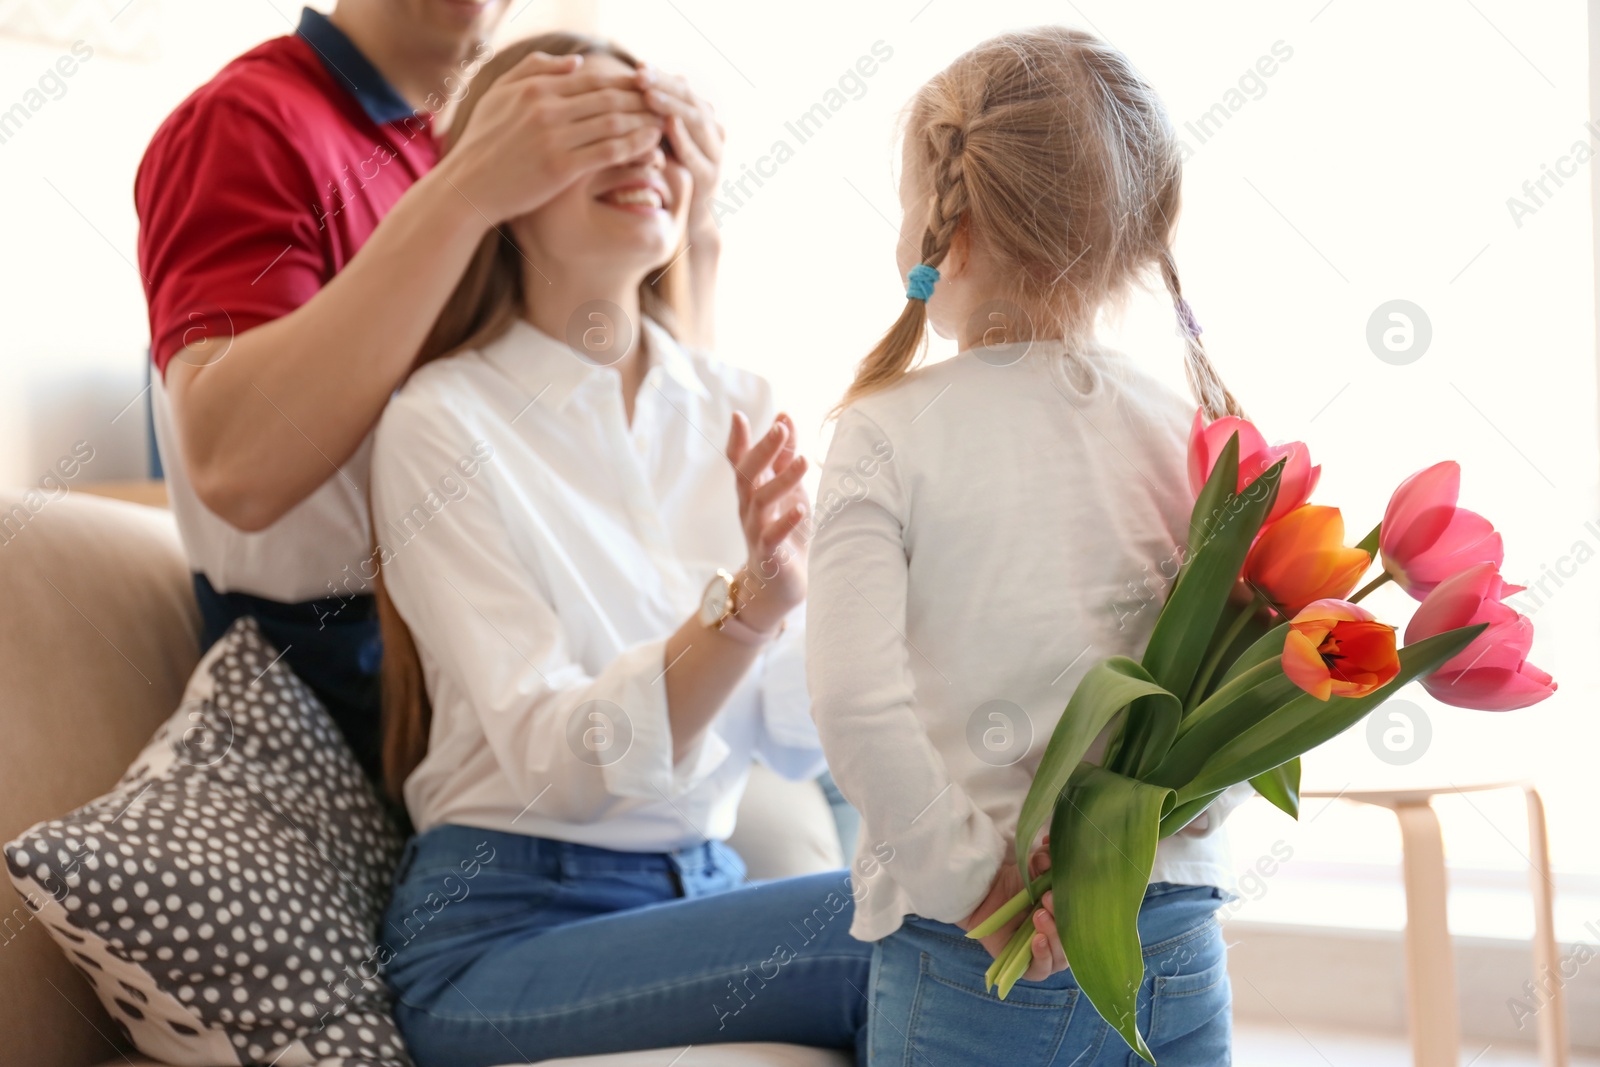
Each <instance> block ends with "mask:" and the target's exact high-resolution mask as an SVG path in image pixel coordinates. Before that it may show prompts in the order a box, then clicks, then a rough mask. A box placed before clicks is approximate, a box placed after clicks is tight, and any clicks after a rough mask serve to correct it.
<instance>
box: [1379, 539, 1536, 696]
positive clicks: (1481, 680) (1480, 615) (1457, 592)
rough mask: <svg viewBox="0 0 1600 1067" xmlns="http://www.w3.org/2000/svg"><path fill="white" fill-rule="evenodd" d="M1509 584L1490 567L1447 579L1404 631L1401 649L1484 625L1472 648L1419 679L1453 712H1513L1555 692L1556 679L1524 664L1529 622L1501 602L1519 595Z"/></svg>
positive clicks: (1530, 633)
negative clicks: (1468, 627) (1453, 707)
mask: <svg viewBox="0 0 1600 1067" xmlns="http://www.w3.org/2000/svg"><path fill="white" fill-rule="evenodd" d="M1522 588H1523V587H1522V586H1520V585H1508V584H1506V582H1505V581H1504V580H1503V579H1502V578H1501V577H1500V572H1499V570H1498V569H1497V567H1496V566H1495V564H1493V563H1478V564H1474V565H1473V566H1470V567H1468V568H1466V569H1465V570H1463V571H1461V572H1460V573H1458V574H1456V575H1454V576H1452V577H1450V578H1446V579H1445V580H1444V581H1442V582H1440V583H1439V584H1438V585H1436V586H1434V587H1433V590H1432V591H1431V592H1429V593H1428V595H1427V596H1426V597H1424V598H1423V600H1422V603H1421V604H1420V605H1419V606H1418V607H1417V611H1416V614H1414V615H1412V616H1411V622H1410V624H1409V625H1407V626H1406V644H1408V645H1409V644H1411V643H1412V642H1414V641H1420V640H1422V639H1423V638H1425V637H1432V636H1433V635H1434V634H1439V633H1443V632H1444V631H1446V630H1453V629H1455V628H1456V627H1458V626H1472V625H1475V624H1477V623H1488V624H1489V625H1488V627H1487V628H1486V629H1484V631H1483V632H1482V633H1480V634H1479V635H1478V636H1477V637H1475V638H1473V640H1472V643H1471V644H1469V645H1468V646H1467V647H1466V648H1464V649H1462V650H1461V651H1460V652H1458V653H1457V654H1456V655H1454V656H1452V657H1451V658H1450V659H1448V660H1446V661H1445V662H1444V664H1443V665H1442V666H1440V667H1439V669H1438V670H1436V671H1434V672H1433V673H1432V674H1430V675H1428V676H1427V677H1425V678H1423V679H1422V686H1423V688H1424V689H1426V690H1427V691H1428V692H1429V693H1431V694H1432V695H1433V696H1434V697H1435V699H1437V700H1440V701H1443V702H1444V703H1446V704H1453V705H1455V706H1456V707H1458V708H1473V709H1476V710H1478V711H1513V710H1515V709H1517V708H1525V707H1527V706H1528V705H1529V704H1537V703H1538V702H1539V701H1541V700H1543V699H1544V698H1545V697H1547V696H1549V695H1550V694H1551V693H1554V692H1555V691H1556V683H1555V680H1554V679H1552V678H1551V677H1550V675H1548V674H1546V673H1545V672H1544V671H1542V670H1540V669H1539V668H1538V667H1535V666H1534V665H1533V664H1531V663H1529V662H1528V659H1527V656H1528V650H1529V649H1530V648H1531V647H1532V645H1533V623H1532V622H1531V621H1529V619H1528V617H1527V616H1526V615H1521V614H1518V612H1517V611H1516V609H1515V608H1513V607H1511V605H1509V604H1503V603H1501V601H1500V598H1501V597H1503V596H1505V595H1506V594H1508V593H1516V592H1520V591H1521V590H1522Z"/></svg>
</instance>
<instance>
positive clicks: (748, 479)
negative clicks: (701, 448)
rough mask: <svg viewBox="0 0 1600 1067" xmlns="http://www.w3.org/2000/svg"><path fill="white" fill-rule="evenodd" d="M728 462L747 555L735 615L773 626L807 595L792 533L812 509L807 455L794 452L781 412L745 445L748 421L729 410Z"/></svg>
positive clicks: (801, 548)
mask: <svg viewBox="0 0 1600 1067" xmlns="http://www.w3.org/2000/svg"><path fill="white" fill-rule="evenodd" d="M727 454H728V462H729V463H731V464H733V473H734V480H735V482H736V483H737V485H738V490H739V521H740V523H741V525H742V526H743V527H744V539H745V544H746V546H747V547H748V549H749V553H750V554H749V558H748V560H747V561H746V563H745V569H744V573H743V574H742V575H741V576H740V581H739V583H738V584H739V599H740V603H739V605H738V611H739V618H740V619H741V620H742V621H743V622H744V623H745V624H746V625H748V626H751V627H753V628H754V629H757V630H760V631H763V632H765V631H768V630H774V629H776V628H777V627H778V624H779V623H780V622H781V621H782V620H783V617H784V616H785V615H787V614H789V612H790V611H792V610H794V608H796V607H797V606H799V604H800V602H801V601H803V600H805V598H806V546H805V544H804V541H803V540H802V539H801V538H797V537H793V536H791V535H792V534H794V532H795V530H796V529H798V528H799V526H800V524H801V523H802V522H804V521H805V519H806V516H807V515H808V514H809V513H810V511H811V505H810V501H809V500H808V499H807V498H806V491H805V489H804V487H802V486H801V484H800V478H801V477H802V476H803V475H804V474H805V472H806V458H805V457H804V456H802V455H800V454H799V453H798V452H796V451H795V447H794V422H793V420H791V419H790V418H789V416H788V415H786V414H779V415H778V417H777V418H776V419H774V420H772V428H771V429H770V430H768V431H767V432H766V433H765V434H764V435H763V436H762V437H761V439H760V440H758V441H756V442H755V443H754V444H751V443H750V420H749V419H747V418H746V417H745V415H744V412H742V411H736V412H734V413H733V426H732V428H731V429H730V430H729V432H728V452H727Z"/></svg>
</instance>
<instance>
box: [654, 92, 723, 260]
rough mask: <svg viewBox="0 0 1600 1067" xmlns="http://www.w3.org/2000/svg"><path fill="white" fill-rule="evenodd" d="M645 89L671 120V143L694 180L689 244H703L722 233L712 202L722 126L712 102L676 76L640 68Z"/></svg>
mask: <svg viewBox="0 0 1600 1067" xmlns="http://www.w3.org/2000/svg"><path fill="white" fill-rule="evenodd" d="M637 77H638V86H639V91H640V92H641V93H643V94H644V102H645V106H646V107H648V108H649V109H650V110H651V111H653V112H655V113H656V114H657V115H659V116H661V117H662V118H663V119H664V120H665V121H666V134H667V143H668V144H670V145H671V146H672V154H673V155H675V156H677V157H678V162H680V163H682V164H683V165H684V167H685V168H686V169H687V170H688V171H689V177H690V178H691V179H692V180H693V181H694V192H693V194H692V197H693V199H692V200H691V201H690V203H689V222H688V231H689V243H690V245H694V244H696V243H703V242H706V241H710V240H714V239H715V238H716V237H717V225H716V220H715V219H714V218H713V217H712V214H711V201H712V198H713V197H714V195H715V194H716V191H717V177H718V175H719V174H720V172H721V169H722V142H723V138H724V133H723V129H722V124H721V123H720V122H718V121H717V117H716V113H715V111H714V110H713V109H712V107H711V105H710V104H709V103H708V102H707V101H706V100H705V99H704V98H703V97H700V96H696V95H695V93H694V91H693V90H691V89H690V88H689V84H688V82H686V81H684V80H683V79H682V78H680V77H678V76H677V75H675V74H666V73H663V72H661V71H659V70H656V69H654V68H652V67H649V66H642V67H640V68H639V71H638V75H637Z"/></svg>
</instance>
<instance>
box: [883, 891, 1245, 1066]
mask: <svg viewBox="0 0 1600 1067" xmlns="http://www.w3.org/2000/svg"><path fill="white" fill-rule="evenodd" d="M1221 903H1222V893H1221V891H1220V890H1217V889H1214V888H1212V887H1211V886H1180V885H1172V884H1170V883H1166V882H1156V883H1154V884H1152V885H1151V886H1150V888H1149V889H1148V890H1146V892H1145V899H1144V905H1143V907H1142V908H1141V909H1140V911H1139V940H1140V941H1141V942H1142V943H1143V944H1144V946H1145V948H1144V966H1145V977H1144V982H1143V984H1142V985H1141V986H1140V989H1139V1010H1138V1019H1139V1029H1140V1031H1141V1032H1142V1033H1143V1034H1144V1035H1145V1041H1146V1043H1148V1044H1149V1046H1150V1051H1151V1052H1152V1053H1153V1054H1154V1055H1155V1058H1156V1062H1157V1063H1158V1064H1160V1067H1222V1065H1226V1064H1228V1063H1230V1062H1231V1056H1230V1053H1229V1046H1230V1040H1231V1027H1232V1022H1231V1011H1230V1004H1231V994H1230V991H1229V986H1228V971H1227V958H1226V950H1225V948H1224V945H1223V941H1222V933H1221V930H1220V929H1219V927H1218V924H1217V920H1216V915H1215V912H1216V909H1217V908H1218V907H1219V906H1220V905H1221ZM990 962H991V957H990V956H989V953H988V952H987V951H986V950H985V949H984V948H983V946H982V945H980V944H978V943H977V942H976V941H970V940H968V939H967V938H966V937H965V936H963V934H962V932H961V931H960V930H959V929H958V928H956V927H954V926H947V925H945V924H944V923H937V922H932V921H929V920H926V919H919V918H909V919H907V920H906V922H905V924H904V925H903V926H902V927H901V928H900V929H899V930H898V931H896V932H895V933H893V934H891V935H890V936H889V937H887V938H885V939H884V940H882V941H880V942H878V945H877V952H876V955H875V956H874V959H873V963H872V1021H871V1023H870V1026H869V1034H868V1043H869V1045H870V1048H871V1053H870V1057H869V1059H868V1060H867V1062H868V1063H869V1064H871V1067H957V1065H969V1064H970V1065H977V1064H1005V1065H1006V1067H1048V1065H1055V1067H1112V1065H1115V1067H1132V1065H1134V1064H1143V1063H1144V1061H1143V1060H1141V1059H1140V1058H1139V1056H1138V1054H1137V1053H1135V1052H1134V1051H1133V1050H1132V1049H1131V1048H1129V1047H1128V1044H1127V1042H1125V1041H1123V1040H1122V1037H1121V1035H1119V1034H1118V1033H1117V1032H1116V1031H1114V1030H1112V1029H1111V1027H1110V1026H1109V1025H1107V1024H1106V1022H1105V1021H1104V1020H1103V1019H1101V1018H1100V1015H1099V1013H1097V1012H1096V1011H1095V1009H1094V1006H1093V1005H1092V1004H1090V1003H1089V1001H1088V999H1087V998H1086V997H1084V996H1083V994H1082V991H1081V990H1079V988H1078V984H1077V982H1076V981H1074V979H1073V977H1072V971H1071V970H1070V969H1069V970H1066V971H1062V972H1061V973H1059V974H1056V975H1052V976H1051V977H1050V978H1047V979H1045V980H1044V981H1042V982H1018V983H1017V984H1016V986H1015V987H1013V988H1012V990H1011V994H1010V995H1009V996H1008V997H1007V998H1006V999H1005V1000H1001V999H999V998H998V997H997V996H995V995H994V994H993V993H989V992H986V991H985V990H984V983H983V974H984V971H986V970H988V968H989V964H990Z"/></svg>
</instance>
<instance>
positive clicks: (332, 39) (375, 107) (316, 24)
mask: <svg viewBox="0 0 1600 1067" xmlns="http://www.w3.org/2000/svg"><path fill="white" fill-rule="evenodd" d="M294 32H295V36H297V37H299V38H300V39H301V40H302V41H304V42H305V43H306V44H308V45H310V46H311V50H312V51H314V52H316V53H317V58H319V59H321V60H322V65H323V66H324V67H327V68H328V73H329V74H332V75H333V76H334V79H335V80H337V81H338V82H339V84H340V85H343V86H344V87H345V88H346V89H348V90H349V91H350V95H351V96H353V97H355V98H356V103H358V104H360V105H361V110H362V111H365V112H366V113H367V117H368V118H370V119H371V120H372V121H373V122H374V123H376V124H377V125H379V126H386V125H388V124H389V123H391V122H400V121H401V120H403V119H408V118H410V117H411V116H412V115H414V114H415V113H416V109H415V108H413V107H412V106H411V105H410V104H408V103H406V100H405V97H403V96H401V95H400V93H399V92H398V91H397V90H396V89H395V87H394V86H392V85H390V84H389V81H388V79H386V78H385V77H384V76H383V75H382V74H381V73H379V71H378V68H377V67H374V66H373V65H372V61H371V60H370V59H368V58H367V57H366V56H364V55H362V54H361V49H359V48H357V47H356V45H355V42H354V41H352V40H350V38H349V37H347V36H345V32H344V31H343V30H341V29H340V28H339V27H337V26H335V25H334V24H333V22H332V21H331V20H330V19H329V18H328V16H326V15H324V14H323V13H322V12H320V11H313V10H312V9H311V8H309V7H308V8H305V9H304V10H302V11H301V12H300V25H299V26H298V27H297V28H296V29H295V31H294Z"/></svg>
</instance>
